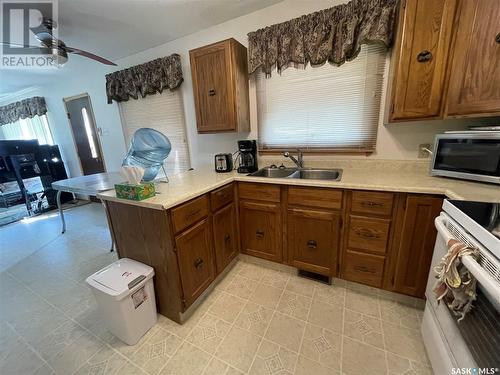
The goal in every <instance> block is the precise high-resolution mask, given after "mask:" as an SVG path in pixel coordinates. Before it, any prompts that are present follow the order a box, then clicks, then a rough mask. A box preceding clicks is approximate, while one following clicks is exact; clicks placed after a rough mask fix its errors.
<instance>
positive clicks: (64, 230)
mask: <svg viewBox="0 0 500 375" xmlns="http://www.w3.org/2000/svg"><path fill="white" fill-rule="evenodd" d="M61 194H62V191H61V190H58V191H57V196H56V200H57V208H58V210H59V216H60V217H61V221H62V231H61V233H63V234H64V232H66V221H65V220H64V212H63V209H62V205H61Z"/></svg>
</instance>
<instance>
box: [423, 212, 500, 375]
mask: <svg viewBox="0 0 500 375" xmlns="http://www.w3.org/2000/svg"><path fill="white" fill-rule="evenodd" d="M435 224H436V228H437V230H438V237H437V239H436V247H435V249H434V255H433V259H432V268H431V271H430V273H429V280H428V283H427V289H426V296H427V306H428V307H429V309H430V310H432V313H433V315H434V317H435V320H436V323H437V325H438V326H439V327H440V329H441V331H442V335H443V339H444V342H445V345H446V346H447V349H448V351H449V353H450V355H451V356H452V358H453V361H452V362H453V363H456V365H457V367H460V368H472V367H479V368H495V367H498V364H499V363H500V350H498V348H499V345H500V324H499V322H500V313H499V311H500V281H499V280H498V279H499V278H500V274H498V273H496V274H495V272H498V270H500V264H499V262H498V260H497V259H496V258H494V257H493V256H492V255H491V254H490V253H489V252H488V251H487V250H486V249H485V248H484V247H483V246H481V245H480V244H479V243H478V242H477V241H475V240H474V239H473V238H472V237H471V236H470V235H469V234H468V233H466V232H465V231H464V230H463V229H462V228H461V227H460V226H459V225H458V224H457V223H456V222H455V221H453V220H452V219H451V218H450V217H449V216H448V215H446V214H445V213H441V215H440V216H438V217H437V218H436V220H435ZM452 238H454V239H456V240H459V241H461V242H464V243H466V244H467V245H468V246H471V247H474V248H476V249H478V250H479V251H480V253H481V255H480V257H479V262H477V261H476V260H474V259H473V258H472V257H463V258H462V262H463V264H464V265H465V266H466V267H467V269H468V270H469V271H470V272H471V273H472V275H474V277H475V278H476V279H477V281H478V284H477V285H478V287H477V299H476V301H475V302H474V303H473V306H474V307H473V309H472V310H471V311H470V312H469V313H468V314H467V315H466V316H465V318H464V319H463V320H462V321H461V322H458V321H457V320H458V317H456V316H454V314H453V313H452V312H450V310H449V309H448V307H447V305H446V303H445V302H441V303H439V304H438V303H437V300H436V298H435V296H434V292H433V291H432V289H433V287H434V284H435V282H436V278H435V273H434V270H433V268H434V266H436V265H437V264H438V263H439V260H440V259H441V258H442V257H443V256H444V255H445V254H446V252H447V250H448V249H447V246H446V243H447V242H448V241H449V240H450V239H452ZM450 371H451V370H450Z"/></svg>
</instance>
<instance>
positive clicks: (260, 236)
mask: <svg viewBox="0 0 500 375" xmlns="http://www.w3.org/2000/svg"><path fill="white" fill-rule="evenodd" d="M255 237H257V238H262V237H264V231H263V230H260V229H257V231H256V232H255Z"/></svg>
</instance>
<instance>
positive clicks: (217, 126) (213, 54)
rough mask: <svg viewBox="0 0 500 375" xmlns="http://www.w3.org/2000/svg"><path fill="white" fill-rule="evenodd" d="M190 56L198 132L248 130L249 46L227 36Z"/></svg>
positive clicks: (191, 53)
mask: <svg viewBox="0 0 500 375" xmlns="http://www.w3.org/2000/svg"><path fill="white" fill-rule="evenodd" d="M189 57H190V62H191V75H192V79H193V94H194V100H195V106H196V124H197V127H198V133H217V132H249V131H250V110H249V98H248V96H249V93H248V70H247V49H246V48H245V47H244V46H243V45H242V44H240V43H239V42H237V41H236V40H234V39H227V40H223V41H221V42H218V43H214V44H210V45H208V46H204V47H200V48H197V49H194V50H191V51H189Z"/></svg>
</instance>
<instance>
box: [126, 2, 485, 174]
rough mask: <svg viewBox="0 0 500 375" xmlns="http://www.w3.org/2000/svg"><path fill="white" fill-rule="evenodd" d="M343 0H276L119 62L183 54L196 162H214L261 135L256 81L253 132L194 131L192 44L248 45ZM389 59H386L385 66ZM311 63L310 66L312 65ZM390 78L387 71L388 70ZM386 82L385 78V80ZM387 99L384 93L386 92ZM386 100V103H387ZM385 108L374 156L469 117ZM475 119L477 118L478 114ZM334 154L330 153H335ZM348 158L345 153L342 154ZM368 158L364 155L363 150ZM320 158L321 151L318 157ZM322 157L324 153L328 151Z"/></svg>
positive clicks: (406, 155)
mask: <svg viewBox="0 0 500 375" xmlns="http://www.w3.org/2000/svg"><path fill="white" fill-rule="evenodd" d="M341 2H342V1H325V0H316V1H304V0H285V1H283V2H281V3H278V4H276V5H273V6H270V7H268V8H265V9H261V10H259V11H257V12H254V13H251V14H248V15H246V16H243V17H239V18H237V19H233V20H231V21H228V22H225V23H223V24H220V25H217V26H214V27H210V28H208V29H205V30H202V31H200V32H197V33H195V34H191V35H188V36H186V37H183V38H180V39H177V40H175V41H172V42H170V43H166V44H164V45H162V46H158V47H156V48H152V49H149V50H146V51H144V52H141V53H139V54H136V55H132V56H129V57H127V58H124V59H122V60H120V64H121V65H124V66H130V65H135V64H139V63H142V62H145V61H148V60H151V59H153V58H155V57H159V56H164V55H168V54H171V53H178V54H180V55H181V60H182V68H183V72H184V78H185V82H184V83H183V84H182V86H181V90H182V94H183V96H184V106H185V114H186V115H185V118H186V123H187V133H188V139H189V143H190V150H191V153H192V159H193V160H192V161H193V165H194V166H197V165H200V164H205V163H211V162H212V160H213V157H212V156H213V154H215V153H217V152H231V151H234V150H235V147H236V141H237V140H238V139H243V138H256V137H257V122H256V119H257V115H256V100H255V99H256V98H255V84H254V83H253V82H251V84H250V101H251V109H252V111H251V123H252V126H251V128H252V131H251V133H250V134H214V135H212V134H198V133H197V132H196V117H195V109H194V99H193V91H192V84H191V71H190V66H189V50H190V49H193V48H196V47H200V46H203V45H206V44H209V43H213V42H216V41H219V40H223V39H226V38H230V37H233V38H235V39H237V40H238V41H240V42H241V43H242V44H244V45H248V41H247V36H246V35H247V33H248V32H250V31H254V30H256V29H258V28H261V27H264V26H267V25H271V24H273V23H279V22H283V21H286V20H289V19H291V18H294V17H297V16H300V15H303V14H306V13H310V12H314V11H317V10H320V9H324V8H327V7H329V6H333V5H335V4H338V3H341ZM388 66H389V64H387V67H388ZM309 69H310V68H309ZM386 81H387V74H386ZM385 84H386V85H387V82H385ZM383 100H384V98H383ZM383 107H384V105H382V109H383ZM382 112H383V111H381V116H380V121H379V129H378V140H377V151H376V152H375V153H374V154H372V155H370V156H369V157H370V158H379V159H415V158H416V157H417V152H418V145H419V144H420V143H432V141H433V139H434V135H435V134H436V133H440V132H443V131H445V130H456V129H465V128H466V126H467V125H468V124H469V123H470V122H469V121H427V122H413V123H405V124H391V125H387V126H385V125H384V124H383V121H382V118H383V113H382ZM476 122H477V120H476ZM336 157H337V156H332V157H329V158H336ZM338 157H340V158H345V155H342V156H338ZM360 157H361V158H364V157H366V156H360ZM314 158H318V157H314ZM320 158H322V159H324V158H325V156H321V157H320Z"/></svg>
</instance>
